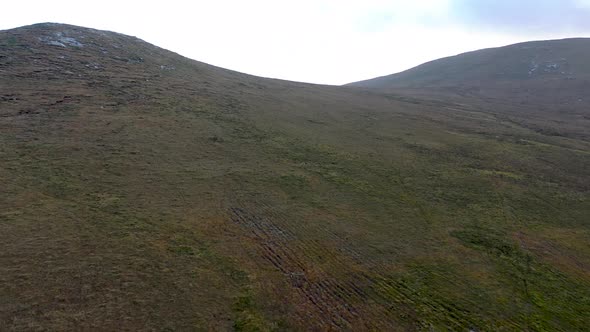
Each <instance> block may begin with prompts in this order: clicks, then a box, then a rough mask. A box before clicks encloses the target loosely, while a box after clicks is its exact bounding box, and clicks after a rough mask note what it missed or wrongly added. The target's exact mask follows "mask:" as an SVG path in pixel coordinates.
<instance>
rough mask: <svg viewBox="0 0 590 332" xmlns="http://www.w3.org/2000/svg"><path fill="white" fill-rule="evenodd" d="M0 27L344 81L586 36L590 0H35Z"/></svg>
mask: <svg viewBox="0 0 590 332" xmlns="http://www.w3.org/2000/svg"><path fill="white" fill-rule="evenodd" d="M3 7H4V8H3V12H4V13H6V14H7V15H5V17H3V19H2V21H1V22H0V29H10V28H15V27H19V26H23V25H29V24H34V23H40V22H59V23H68V24H74V25H80V26H85V27H90V28H96V29H103V30H111V31H115V32H120V33H124V34H128V35H134V36H137V37H139V38H141V39H143V40H146V41H148V42H150V43H153V44H155V45H157V46H160V47H163V48H166V49H169V50H171V51H174V52H177V53H179V54H182V55H184V56H186V57H189V58H192V59H195V60H198V61H203V62H206V63H209V64H212V65H216V66H219V67H223V68H228V69H232V70H237V71H240V72H244V73H248V74H252V75H257V76H264V77H272V78H280V79H287V80H293V81H302V82H309V83H323V84H345V83H350V82H354V81H359V80H363V79H369V78H373V77H377V76H383V75H388V74H392V73H396V72H399V71H403V70H405V69H409V68H411V67H414V66H416V65H419V64H421V63H424V62H427V61H430V60H434V59H438V58H442V57H445V56H450V55H455V54H459V53H463V52H467V51H473V50H477V49H481V48H488V47H497V46H504V45H508V44H513V43H517V42H523V41H530V40H540V39H557V38H568V37H586V36H590V0H561V1H559V0H535V1H532V0H520V1H508V0H496V1H494V0H477V1H475V0H422V1H418V0H417V1H403V0H388V1H386V0H365V1H328V0H315V1H313V0H299V1H276V0H275V1H271V0H251V1H232V0H217V1H190V2H189V1H180V0H168V1H113V0H104V1H72V0H54V1H35V0H21V1H18V2H12V1H11V2H9V3H7V4H4V5H3Z"/></svg>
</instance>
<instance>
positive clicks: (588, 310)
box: [0, 24, 590, 331]
mask: <svg viewBox="0 0 590 332" xmlns="http://www.w3.org/2000/svg"><path fill="white" fill-rule="evenodd" d="M493 105H494V104H492V103H491V102H490V101H485V100H484V101H482V100H481V99H477V98H474V97H471V98H464V97H461V98H459V97H448V96H446V95H445V96H441V95H433V94H428V95H424V96H417V94H416V93H408V94H400V93H397V94H392V93H384V92H375V91H371V90H367V89H359V88H354V87H333V86H320V85H310V84H302V83H295V82H287V81H280V80H271V79H264V78H259V77H254V76H249V75H245V74H241V73H237V72H232V71H229V70H225V69H221V68H217V67H213V66H209V65H206V64H203V63H200V62H197V61H193V60H189V59H186V58H183V57H181V56H179V55H177V54H174V53H172V52H168V51H165V50H162V49H160V48H157V47H155V46H153V45H150V44H147V43H145V42H143V41H141V40H139V39H137V38H133V37H129V36H124V35H120V34H116V33H112V32H104V31H98V30H92V29H86V28H81V27H75V26H68V25H60V24H38V25H33V26H28V27H23V28H18V29H13V30H7V31H1V32H0V184H1V186H0V330H3V331H4V330H8V331H11V330H15V331H23V330H240V331H256V330H263V331H271V330H280V331H283V330H317V331H320V330H361V331H362V330H380V331H385V330H387V331H390V330H400V331H412V330H468V329H475V330H547V329H550V330H566V331H571V330H582V329H584V328H586V327H587V326H588V325H589V324H590V321H588V318H589V317H590V302H589V301H590V248H589V247H588V243H590V229H589V225H588V215H589V214H590V202H589V200H588V198H589V196H588V190H589V189H590V143H589V142H588V140H587V139H586V138H587V137H588V127H583V126H582V127H580V126H576V124H575V123H574V122H571V121H570V117H571V116H574V115H572V114H573V113H563V114H562V113H560V112H549V111H547V112H546V113H542V114H552V115H551V116H545V115H540V116H538V117H530V118H529V117H518V118H514V117H513V116H512V115H510V114H509V113H507V112H508V111H509V110H514V109H518V110H519V112H520V110H529V111H531V112H532V110H531V109H529V108H526V107H525V106H519V105H515V104H514V103H510V102H508V101H506V102H505V103H504V104H499V105H500V106H499V107H497V108H495V107H491V106H493ZM520 113H522V112H520ZM523 114H524V113H523ZM531 114H533V113H531ZM535 114H536V113H535ZM576 114H578V113H576ZM554 119H556V122H552V121H553V120H554ZM547 128H550V129H551V131H549V130H548V129H547Z"/></svg>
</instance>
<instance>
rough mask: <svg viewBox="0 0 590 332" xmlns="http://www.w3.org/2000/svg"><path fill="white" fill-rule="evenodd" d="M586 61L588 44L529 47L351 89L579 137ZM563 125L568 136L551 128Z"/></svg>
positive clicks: (450, 61)
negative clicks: (430, 100) (470, 110)
mask: <svg viewBox="0 0 590 332" xmlns="http://www.w3.org/2000/svg"><path fill="white" fill-rule="evenodd" d="M589 58H590V39H589V38H571V39H561V40H547V41H533V42H525V43H519V44H514V45H509V46H505V47H498V48H490V49H484V50H479V51H474V52H468V53H463V54H459V55H456V56H451V57H447V58H443V59H438V60H434V61H431V62H428V63H425V64H423V65H420V66H417V67H415V68H412V69H409V70H406V71H404V72H401V73H397V74H393V75H387V76H382V77H378V78H374V79H369V80H365V81H360V82H355V83H351V84H349V85H350V86H356V87H361V88H371V89H377V90H381V91H387V92H398V93H405V94H410V95H414V96H420V97H424V96H430V97H432V96H437V97H438V98H443V99H445V100H449V99H453V100H455V101H456V102H460V101H459V100H464V101H465V102H469V103H479V104H481V106H482V107H487V108H495V109H496V111H502V113H504V114H505V115H507V116H509V117H512V118H513V119H512V120H514V121H517V122H519V123H521V124H523V123H524V122H526V121H528V122H531V121H532V122H535V123H536V125H537V127H544V129H543V130H545V131H546V132H547V133H553V134H557V135H564V134H565V135H567V136H571V135H577V136H578V137H580V135H583V133H584V132H585V130H584V128H587V127H588V126H590V122H589V120H590V118H589V115H588V109H590V98H588V92H589V91H590V62H589V61H588V59H589ZM564 121H567V122H568V123H569V124H570V125H571V127H570V128H568V130H566V131H563V130H559V129H558V128H557V127H558V126H554V125H553V124H555V123H558V122H562V123H563V122H564ZM566 132H567V133H566ZM585 138H586V139H587V138H588V137H587V136H585Z"/></svg>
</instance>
